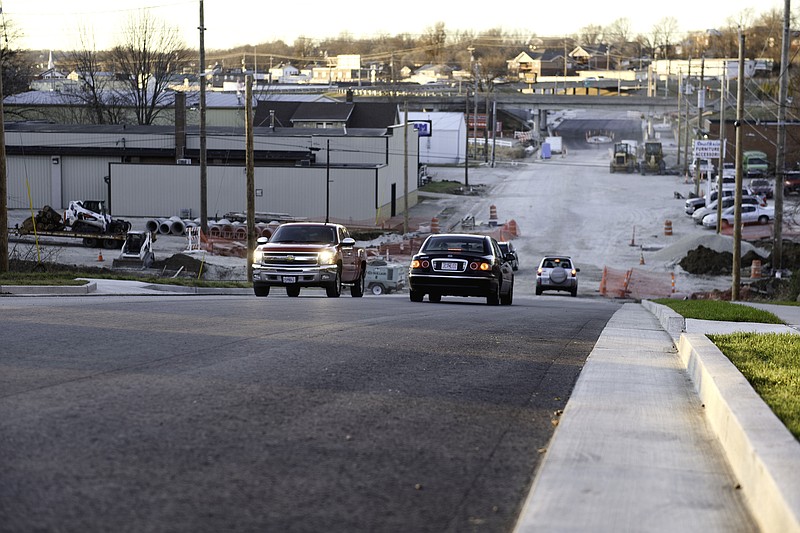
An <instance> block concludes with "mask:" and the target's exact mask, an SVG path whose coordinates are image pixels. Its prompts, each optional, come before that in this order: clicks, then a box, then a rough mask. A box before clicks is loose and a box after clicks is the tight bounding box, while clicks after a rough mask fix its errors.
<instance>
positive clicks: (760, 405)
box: [678, 333, 800, 532]
mask: <svg viewBox="0 0 800 533" xmlns="http://www.w3.org/2000/svg"><path fill="white" fill-rule="evenodd" d="M678 353H679V355H680V357H681V360H682V361H683V364H684V365H685V367H686V370H687V372H688V373H689V377H690V379H691V380H692V382H693V383H694V387H695V390H696V391H697V393H698V395H699V396H700V400H701V401H702V402H703V404H704V406H705V411H706V417H707V419H708V421H709V423H710V424H711V426H712V428H713V431H714V432H715V433H716V435H717V437H718V438H719V440H720V443H721V444H722V447H723V449H724V453H725V455H726V457H727V459H728V462H729V463H730V465H731V468H732V470H733V472H734V475H735V476H736V478H737V479H738V480H739V483H740V484H741V488H742V491H743V493H744V495H745V498H746V500H747V503H748V506H749V507H750V511H751V513H752V515H753V517H754V519H755V520H756V522H757V523H758V524H759V526H760V528H761V530H762V531H774V532H789V531H796V532H800V477H798V476H797V472H800V443H798V442H797V440H796V439H795V438H794V436H793V435H792V434H791V433H790V432H789V430H788V429H786V426H784V425H783V423H782V422H781V421H780V420H778V418H777V417H776V416H775V414H774V413H773V412H772V411H771V410H770V408H769V407H768V406H767V405H766V404H765V403H764V401H763V400H762V399H761V397H760V396H759V395H758V394H757V393H756V392H755V390H753V388H752V387H751V386H750V383H748V381H747V380H746V379H745V378H744V376H742V374H741V373H740V372H739V370H738V369H737V368H736V366H735V365H734V364H733V363H731V361H730V360H729V359H728V358H727V357H726V356H725V355H724V354H723V353H722V352H721V351H720V350H719V349H718V348H717V347H716V345H715V344H714V343H712V342H711V341H710V340H709V339H708V337H706V336H705V335H702V334H696V333H695V334H692V333H684V334H683V335H681V337H680V341H679V342H678Z"/></svg>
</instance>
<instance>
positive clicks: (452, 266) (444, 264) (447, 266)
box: [441, 261, 458, 270]
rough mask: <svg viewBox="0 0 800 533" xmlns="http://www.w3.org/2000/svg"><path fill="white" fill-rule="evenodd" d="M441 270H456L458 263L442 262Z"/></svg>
mask: <svg viewBox="0 0 800 533" xmlns="http://www.w3.org/2000/svg"><path fill="white" fill-rule="evenodd" d="M441 268H442V270H458V263H455V262H453V261H442V265H441Z"/></svg>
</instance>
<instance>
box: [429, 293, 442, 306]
mask: <svg viewBox="0 0 800 533" xmlns="http://www.w3.org/2000/svg"><path fill="white" fill-rule="evenodd" d="M428 301H430V302H431V303H435V304H438V303H439V302H441V301H442V295H441V294H436V293H433V292H432V293H430V294H429V295H428Z"/></svg>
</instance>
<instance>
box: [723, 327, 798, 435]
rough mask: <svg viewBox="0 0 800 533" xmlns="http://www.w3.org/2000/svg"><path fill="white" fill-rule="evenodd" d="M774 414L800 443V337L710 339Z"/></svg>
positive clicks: (756, 335)
mask: <svg viewBox="0 0 800 533" xmlns="http://www.w3.org/2000/svg"><path fill="white" fill-rule="evenodd" d="M708 338H709V339H711V341H712V342H713V343H714V344H716V345H717V347H718V348H719V349H720V351H722V353H724V354H725V355H726V356H727V357H728V358H729V359H730V360H731V362H732V363H733V364H734V365H736V368H738V369H739V371H740V372H741V373H742V375H744V377H745V378H747V381H749V382H750V384H751V385H752V386H753V388H754V389H755V391H756V392H757V393H758V394H759V395H760V396H761V398H762V399H763V400H764V402H766V404H767V405H768V406H769V407H770V409H772V412H773V413H775V415H776V416H777V417H778V418H779V419H780V420H781V421H782V422H783V423H784V424H785V425H786V427H787V428H788V429H789V431H790V432H791V433H792V434H793V435H794V437H795V438H796V439H798V440H800V336H798V335H793V334H791V333H731V334H727V335H709V336H708Z"/></svg>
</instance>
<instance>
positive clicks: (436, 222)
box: [431, 217, 441, 233]
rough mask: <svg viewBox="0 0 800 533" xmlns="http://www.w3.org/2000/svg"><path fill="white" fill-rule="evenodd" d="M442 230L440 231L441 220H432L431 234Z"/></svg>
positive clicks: (434, 218)
mask: <svg viewBox="0 0 800 533" xmlns="http://www.w3.org/2000/svg"><path fill="white" fill-rule="evenodd" d="M440 231H441V230H440V229H439V219H438V218H436V217H433V218H432V219H431V233H439V232H440Z"/></svg>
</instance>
